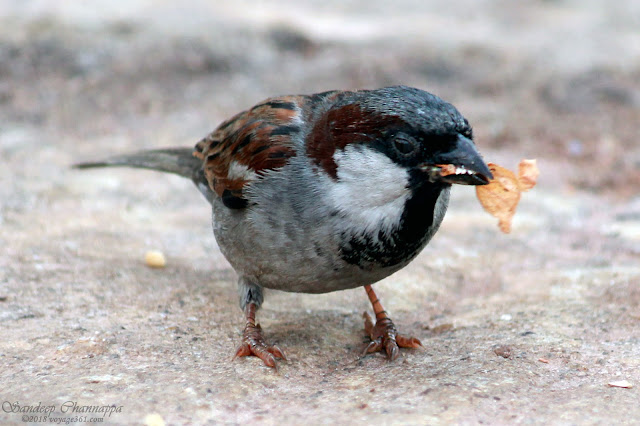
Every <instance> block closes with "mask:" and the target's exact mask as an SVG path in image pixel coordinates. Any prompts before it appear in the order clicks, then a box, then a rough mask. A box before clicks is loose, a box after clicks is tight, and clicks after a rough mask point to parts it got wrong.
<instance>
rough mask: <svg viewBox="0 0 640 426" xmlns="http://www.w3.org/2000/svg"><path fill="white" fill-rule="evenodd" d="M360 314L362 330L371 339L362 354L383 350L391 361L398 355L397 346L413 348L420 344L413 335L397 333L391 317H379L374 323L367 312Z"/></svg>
mask: <svg viewBox="0 0 640 426" xmlns="http://www.w3.org/2000/svg"><path fill="white" fill-rule="evenodd" d="M362 316H363V317H364V331H365V332H366V333H367V334H368V335H369V338H370V339H371V343H369V346H367V348H366V349H365V350H364V353H363V355H366V354H370V353H373V352H382V351H383V350H384V351H385V352H386V353H387V357H388V358H389V360H390V361H393V360H395V359H396V358H398V356H399V355H400V350H399V348H414V349H415V348H418V347H420V346H422V343H420V340H418V339H416V338H415V337H407V336H404V335H402V334H398V332H397V331H396V326H395V325H394V324H393V321H391V318H389V317H387V318H382V319H379V320H377V321H376V323H375V324H374V323H373V321H372V320H371V316H370V315H369V314H368V313H366V312H365V313H364V314H363V315H362Z"/></svg>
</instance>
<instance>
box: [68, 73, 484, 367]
mask: <svg viewBox="0 0 640 426" xmlns="http://www.w3.org/2000/svg"><path fill="white" fill-rule="evenodd" d="M103 166H130V167H138V168H147V169H153V170H159V171H163V172H169V173H175V174H178V175H180V176H184V177H187V178H190V179H191V180H192V181H193V182H194V183H195V185H196V186H197V187H198V189H199V190H200V192H202V194H204V196H205V198H206V199H207V200H208V201H209V203H210V204H211V205H212V207H213V232H214V235H215V237H216V240H217V241H218V244H219V246H220V249H221V251H222V253H223V254H224V255H225V257H226V258H227V260H228V261H229V263H230V264H231V266H232V267H233V269H235V271H236V272H237V273H238V276H239V280H238V286H239V293H240V307H241V309H242V310H243V311H244V314H245V317H246V325H245V328H244V333H243V337H242V343H241V344H240V346H239V347H238V349H237V351H236V354H235V355H236V356H247V355H255V356H258V357H259V358H261V359H262V360H263V361H264V363H265V364H266V365H268V366H270V367H275V365H276V358H285V356H284V354H283V352H282V351H281V350H280V349H279V348H278V347H276V346H271V345H269V344H267V343H266V341H265V339H264V337H263V334H262V329H261V328H260V325H259V324H257V323H256V311H257V310H258V309H259V308H260V305H261V304H262V301H263V291H262V289H263V288H265V287H266V288H272V289H276V290H283V291H292V292H302V293H326V292H330V291H336V290H344V289H349V288H354V287H360V286H364V288H365V291H366V292H367V295H368V297H369V300H370V301H371V303H372V305H373V310H374V312H375V317H376V321H375V324H374V323H373V321H372V320H371V318H370V317H369V315H368V314H365V330H366V332H367V334H369V336H370V338H371V343H370V344H369V346H368V347H367V348H366V350H365V353H371V352H375V351H380V350H384V351H385V352H386V354H387V356H388V357H389V358H390V359H392V360H393V359H395V358H397V357H398V355H399V350H398V347H410V348H415V347H418V346H420V345H421V343H420V341H419V340H418V339H416V338H412V337H406V336H403V335H401V334H398V333H397V332H396V329H395V326H394V324H393V322H392V321H391V319H390V318H389V316H388V314H387V313H386V312H385V310H384V309H383V308H382V305H381V304H380V301H379V300H378V298H377V296H376V295H375V293H374V291H373V289H372V288H371V284H373V283H375V282H377V281H379V280H381V279H383V278H385V277H387V276H389V275H391V274H393V273H394V272H396V271H398V270H399V269H401V268H403V267H405V266H406V265H407V264H408V263H409V262H410V261H411V260H412V259H413V258H415V257H416V255H417V254H418V253H419V252H420V251H421V250H422V249H423V248H424V247H425V245H426V244H427V243H428V242H429V240H430V239H431V237H432V236H433V235H434V234H435V232H436V231H437V230H438V227H439V226H440V223H441V222H442V219H443V217H444V214H445V211H446V209H447V204H448V201H449V191H450V188H451V185H452V184H463V185H484V184H486V183H488V181H489V179H491V178H492V176H491V172H490V171H489V169H488V167H487V165H486V164H485V163H484V161H483V160H482V158H481V157H480V154H479V153H478V151H477V150H476V148H475V145H474V142H473V136H472V131H471V127H470V126H469V122H468V121H467V120H466V119H465V118H464V117H463V116H462V115H461V114H460V113H459V112H458V110H457V109H456V108H455V107H453V106H452V105H451V104H449V103H447V102H445V101H443V100H442V99H440V98H438V97H437V96H434V95H432V94H430V93H427V92H425V91H422V90H419V89H415V88H411V87H406V86H394V87H385V88H381V89H376V90H358V91H329V92H324V93H318V94H314V95H309V96H304V95H300V96H282V97H277V98H270V99H267V100H265V101H263V102H261V103H259V104H257V105H256V106H254V107H253V108H251V109H249V110H247V111H243V112H241V113H239V114H237V115H235V116H234V117H232V118H230V119H229V120H227V121H225V122H223V123H222V124H220V126H218V128H217V129H216V130H214V131H213V132H212V133H211V134H209V135H208V136H206V137H205V138H204V139H202V140H201V141H200V142H198V143H197V144H196V146H195V148H194V149H190V148H175V149H159V150H152V151H144V152H139V153H134V154H131V155H123V156H117V157H113V158H110V159H107V160H105V161H101V162H92V163H82V164H77V165H76V167H78V168H91V167H103ZM444 166H446V169H447V170H448V172H447V173H441V172H442V170H443V168H444ZM452 166H455V169H452V168H451V167H452ZM451 170H455V172H453V173H452V172H451Z"/></svg>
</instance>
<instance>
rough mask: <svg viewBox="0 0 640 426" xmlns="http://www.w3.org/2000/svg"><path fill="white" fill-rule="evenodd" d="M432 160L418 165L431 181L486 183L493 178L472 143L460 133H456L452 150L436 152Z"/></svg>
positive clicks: (470, 183) (464, 183)
mask: <svg viewBox="0 0 640 426" xmlns="http://www.w3.org/2000/svg"><path fill="white" fill-rule="evenodd" d="M434 160H435V161H431V162H429V163H428V164H423V165H421V166H420V169H421V170H422V171H424V172H425V173H427V174H428V175H429V180H430V181H431V182H445V183H450V184H454V183H455V184H460V185H486V184H488V183H489V180H491V179H493V175H492V174H491V171H490V170H489V167H487V165H486V164H485V162H484V160H483V159H482V157H481V156H480V153H479V152H478V150H477V149H476V146H475V145H474V143H473V142H472V141H471V139H469V138H466V137H464V136H462V135H458V138H457V140H456V143H455V147H454V148H453V149H452V150H450V151H447V152H443V153H438V154H437V155H436V156H435V158H434Z"/></svg>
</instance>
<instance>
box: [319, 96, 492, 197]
mask: <svg viewBox="0 0 640 426" xmlns="http://www.w3.org/2000/svg"><path fill="white" fill-rule="evenodd" d="M358 145H360V146H362V149H373V150H375V151H377V152H380V153H382V154H385V155H386V156H387V157H388V158H390V159H391V160H392V161H393V162H394V163H395V164H397V165H399V166H401V167H402V168H404V169H407V170H408V171H409V175H410V176H411V182H412V185H421V184H423V183H425V182H434V183H435V182H439V183H443V184H463V185H485V184H487V183H488V182H489V179H491V178H492V175H491V172H490V170H489V168H488V167H487V165H486V164H485V162H484V161H483V160H482V157H481V156H480V154H479V153H478V151H477V150H476V148H475V144H474V142H473V133H472V130H471V127H470V125H469V122H468V121H467V120H466V119H465V118H464V117H463V116H462V114H460V112H458V110H457V109H456V108H455V107H454V106H453V105H451V104H449V103H447V102H445V101H443V100H442V99H440V98H439V97H437V96H435V95H432V94H430V93H428V92H425V91H423V90H419V89H415V88H411V87H406V86H393V87H385V88H382V89H377V90H370V91H358V92H346V94H343V95H342V96H341V98H340V99H338V100H337V101H336V102H335V103H334V104H333V105H332V106H331V107H330V108H329V109H328V111H327V112H326V113H324V115H323V116H321V117H320V118H318V119H317V120H316V125H315V126H314V129H313V130H312V132H311V135H310V138H309V141H308V146H307V151H308V155H309V156H310V157H311V158H313V159H314V160H315V161H316V164H317V165H319V166H321V167H323V168H324V170H325V171H326V172H327V173H328V174H329V175H330V176H332V177H333V178H337V176H338V164H337V163H336V161H335V153H336V152H337V151H338V150H345V149H347V148H348V147H349V146H356V147H357V146H358Z"/></svg>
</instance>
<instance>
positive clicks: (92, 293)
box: [0, 0, 640, 425]
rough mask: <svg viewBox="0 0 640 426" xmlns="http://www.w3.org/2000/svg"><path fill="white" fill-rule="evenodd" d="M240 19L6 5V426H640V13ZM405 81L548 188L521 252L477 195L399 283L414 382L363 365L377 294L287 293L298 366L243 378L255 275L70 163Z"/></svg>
mask: <svg viewBox="0 0 640 426" xmlns="http://www.w3.org/2000/svg"><path fill="white" fill-rule="evenodd" d="M217 3H223V2H209V1H204V0H202V1H197V0H189V1H184V2H180V6H179V7H178V6H176V4H177V3H176V2H171V1H150V0H148V1H143V0H135V1H128V2H107V1H100V2H98V1H96V2H94V4H93V5H91V7H89V5H88V4H87V2H71V1H67V2H63V1H60V2H46V1H28V2H26V1H25V2H17V1H9V0H2V1H0V158H1V160H2V166H1V167H0V182H1V183H2V184H1V185H0V322H1V327H2V328H1V329H2V339H1V340H0V366H1V368H0V383H1V385H2V386H1V389H0V399H1V401H0V402H1V403H2V410H0V422H2V423H3V424H23V423H25V422H26V423H29V422H31V423H34V424H35V423H42V421H41V420H42V419H37V418H35V417H34V414H31V417H29V416H27V417H25V418H23V413H21V412H12V410H14V409H16V408H19V407H22V409H23V410H25V409H27V407H29V406H37V405H38V404H41V406H53V407H54V408H55V411H54V412H53V413H50V415H49V416H50V418H71V419H72V420H73V419H74V417H75V421H76V422H78V423H79V422H85V421H88V419H89V418H94V417H104V421H105V422H106V423H113V424H141V423H143V422H145V421H146V422H147V423H149V424H161V422H162V421H164V422H166V423H167V424H217V423H225V424H238V423H246V422H253V423H259V424H299V423H300V422H301V421H304V422H305V423H309V424H322V423H331V424H333V423H372V424H393V423H399V424H479V423H483V424H567V425H569V424H633V423H636V422H637V421H638V419H640V404H639V401H640V391H639V390H638V389H639V388H640V329H639V327H640V310H639V308H638V306H639V303H640V284H639V279H640V267H639V266H638V260H639V258H640V198H638V185H640V144H638V143H637V137H638V135H639V134H640V83H638V82H639V81H640V32H639V31H638V28H640V4H639V3H638V2H637V1H634V0H626V1H625V0H620V1H616V2H606V1H604V0H602V1H596V0H590V1H589V0H583V1H577V0H576V1H570V0H566V1H559V0H558V1H533V0H531V1H523V2H511V1H506V0H504V1H471V0H458V1H454V2H448V3H447V4H449V5H448V6H446V7H445V6H443V4H444V3H445V2H437V1H435V0H430V1H421V2H417V1H416V2H411V1H400V2H393V5H394V6H389V5H388V4H387V3H391V2H383V1H366V2H365V1H356V2H349V5H346V4H328V3H327V2H325V1H316V0H309V1H304V2H301V1H285V2H273V1H261V2H249V1H238V2H225V3H226V4H224V5H222V4H217ZM399 83H403V84H408V85H413V86H417V87H420V88H423V89H426V90H429V91H432V92H434V93H437V94H439V95H440V96H442V97H444V98H445V99H447V100H449V101H451V102H453V103H454V104H455V105H456V106H458V108H459V109H460V110H461V111H462V112H463V113H464V114H465V115H466V116H467V118H469V120H470V121H471V123H472V124H473V125H474V128H475V132H476V135H477V138H476V139H477V143H478V145H479V146H480V148H481V150H482V152H483V153H484V155H485V158H487V159H488V160H489V161H495V162H498V163H501V164H503V165H505V166H510V167H512V166H515V165H516V164H517V161H518V160H519V159H520V158H522V157H529V158H538V161H539V164H540V168H541V171H542V176H541V182H540V184H539V186H538V187H537V188H536V189H535V190H533V191H532V192H530V193H527V194H525V197H524V199H523V201H522V204H521V206H520V207H519V212H518V215H517V217H516V220H515V223H514V229H513V232H512V233H511V234H510V235H503V234H500V233H499V232H498V230H497V227H496V223H495V221H494V220H493V219H492V218H491V217H489V216H488V215H486V214H485V213H484V212H482V210H481V208H480V206H479V205H478V204H477V202H476V201H475V197H474V193H473V191H472V190H470V189H469V188H456V190H455V192H454V194H453V202H452V205H451V207H450V210H449V213H448V215H447V218H446V219H445V223H444V224H443V226H442V229H441V231H440V232H439V234H438V235H437V236H436V238H435V239H434V240H433V242H432V243H431V244H430V245H429V246H428V247H427V249H426V250H425V251H424V252H423V253H422V254H421V255H420V256H419V257H418V259H417V260H416V261H414V262H413V263H412V264H411V265H410V266H409V267H407V268H406V269H405V270H403V271H401V272H399V273H397V274H396V275H394V276H392V277H390V278H388V279H387V280H385V281H384V282H381V283H379V284H377V285H376V288H377V289H378V291H379V294H380V296H381V297H382V300H383V302H384V303H385V305H386V307H387V309H388V310H389V311H391V313H392V316H393V318H394V319H395V321H396V325H397V326H398V328H399V329H400V330H401V331H402V332H404V333H406V334H413V335H415V336H417V337H419V338H420V339H422V341H423V343H424V349H422V350H415V351H404V352H403V356H402V358H401V359H399V360H398V361H397V362H395V363H389V362H387V361H386V360H385V359H384V358H383V357H382V356H381V355H372V356H367V357H364V358H363V357H360V353H361V351H362V350H363V348H364V347H365V345H366V339H365V336H364V333H363V330H362V319H361V315H362V312H363V311H365V310H367V309H369V307H368V306H367V305H368V303H367V300H366V296H365V294H364V291H363V290H361V289H357V290H350V291H344V292H338V293H334V294H327V295H298V294H286V293H277V292H272V293H269V294H268V295H267V301H266V303H265V305H264V308H263V310H262V311H261V313H260V320H261V322H262V325H263V327H264V328H265V330H266V333H267V336H268V337H269V338H270V340H272V341H273V342H276V343H278V344H279V345H280V346H281V347H282V348H284V349H285V351H286V353H287V355H288V357H289V360H288V361H287V362H281V363H280V364H279V369H278V371H277V372H276V371H273V370H270V369H268V368H266V367H264V366H263V365H261V362H260V361H259V360H257V359H246V358H245V359H241V360H235V361H232V360H231V356H232V353H233V350H234V347H235V345H236V343H237V341H238V338H239V336H240V328H241V325H242V316H241V313H240V311H239V310H238V308H237V303H236V291H235V275H234V272H233V271H232V269H231V268H230V267H229V265H228V264H227V263H226V262H225V260H224V259H223V257H222V255H221V254H220V252H219V250H218V247H217V245H216V243H215V240H214V238H213V236H212V234H211V230H210V217H209V209H208V206H207V204H206V202H205V201H204V200H203V199H202V198H201V196H200V195H199V194H198V193H197V191H196V190H195V189H194V188H192V186H191V183H190V182H187V181H183V180H181V179H179V178H177V177H172V176H165V175H161V174H157V173H152V172H145V171H129V170H102V171H91V172H79V171H74V170H70V169H69V167H68V166H69V165H70V164H71V163H73V162H74V161H79V160H87V159H95V158H100V157H103V156H106V155H108V154H113V153H122V152H127V151H130V150H134V149H141V148H151V147H165V146H191V145H192V144H193V143H194V142H195V141H197V140H198V139H199V138H200V137H202V136H203V135H205V134H206V133H207V132H209V131H210V130H212V129H213V128H214V127H215V126H216V125H217V124H218V123H219V122H220V121H221V120H223V119H224V118H227V117H229V116H230V115H231V114H233V113H235V112H237V111H239V110H241V109H243V108H246V107H248V106H250V105H252V104H253V103H255V102H257V101H258V100H260V99H262V98H264V97H267V96H271V95H276V94H286V93H312V92H316V91H320V90H327V89H333V88H372V87H380V86H384V85H390V84H399ZM150 249H159V250H162V251H163V252H164V253H165V254H166V256H167V259H168V265H167V267H166V268H164V269H161V270H155V269H150V268H148V267H146V266H145V264H144V262H143V257H144V253H145V252H146V251H147V250H150ZM619 381H628V382H629V383H630V384H631V385H633V387H632V388H618V387H610V386H608V384H610V383H612V382H619ZM65 403H67V405H65ZM70 404H71V405H72V404H76V410H75V412H74V411H73V410H72V409H69V410H67V412H66V413H65V412H63V410H64V409H65V407H69V405H70ZM85 406H89V407H91V406H94V407H105V406H114V407H116V408H117V412H114V413H111V414H110V415H109V414H108V413H107V414H105V413H100V412H98V413H86V409H82V408H78V407H85ZM152 414H154V415H153V416H151V417H148V416H149V415H152ZM40 415H42V414H41V413H40ZM82 416H86V417H82ZM145 419H146V420H145ZM47 421H49V420H47ZM154 422H155V423H154Z"/></svg>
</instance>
